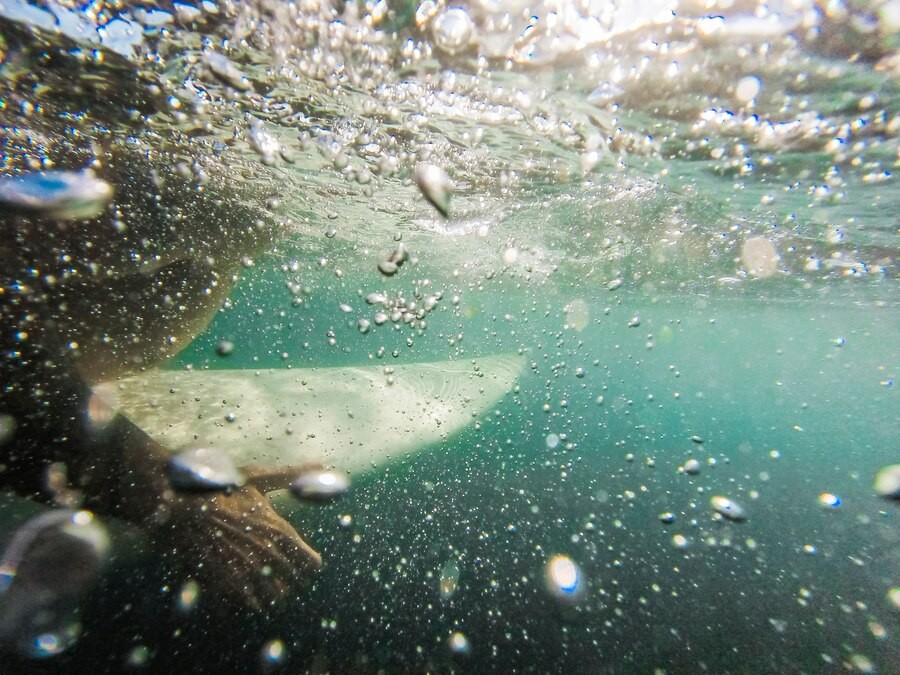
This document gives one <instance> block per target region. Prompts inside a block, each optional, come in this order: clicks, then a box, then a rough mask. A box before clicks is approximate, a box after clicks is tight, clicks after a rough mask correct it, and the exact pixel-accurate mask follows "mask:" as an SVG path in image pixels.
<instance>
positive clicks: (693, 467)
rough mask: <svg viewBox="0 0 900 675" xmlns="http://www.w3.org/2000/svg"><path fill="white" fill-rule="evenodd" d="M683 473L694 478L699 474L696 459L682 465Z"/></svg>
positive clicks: (698, 465)
mask: <svg viewBox="0 0 900 675" xmlns="http://www.w3.org/2000/svg"><path fill="white" fill-rule="evenodd" d="M684 472H685V473H686V474H689V475H691V476H696V475H697V474H698V473H700V462H698V461H697V460H696V459H689V460H688V461H686V462H685V463H684Z"/></svg>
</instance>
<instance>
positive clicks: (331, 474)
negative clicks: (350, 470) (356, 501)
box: [291, 469, 350, 502]
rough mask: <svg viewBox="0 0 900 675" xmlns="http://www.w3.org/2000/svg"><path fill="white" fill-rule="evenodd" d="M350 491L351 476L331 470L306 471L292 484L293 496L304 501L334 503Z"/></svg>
mask: <svg viewBox="0 0 900 675" xmlns="http://www.w3.org/2000/svg"><path fill="white" fill-rule="evenodd" d="M348 489H350V478H349V476H347V474H345V473H341V472H340V471H332V470H330V469H314V470H312V471H305V472H304V473H302V474H300V475H299V476H297V478H296V479H295V480H294V482H293V483H291V494H293V495H294V496H295V497H296V498H297V499H302V500H303V501H314V502H327V501H332V500H334V499H337V498H338V497H340V496H341V495H343V494H344V493H345V492H346V491H347V490H348Z"/></svg>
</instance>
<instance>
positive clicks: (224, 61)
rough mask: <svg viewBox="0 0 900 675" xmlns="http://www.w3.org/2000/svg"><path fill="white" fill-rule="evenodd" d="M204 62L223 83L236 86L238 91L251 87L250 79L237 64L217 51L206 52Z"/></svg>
mask: <svg viewBox="0 0 900 675" xmlns="http://www.w3.org/2000/svg"><path fill="white" fill-rule="evenodd" d="M203 62H204V63H205V64H206V66H207V67H208V68H209V70H210V72H211V73H212V74H213V75H215V76H216V78H218V79H219V80H220V81H221V82H222V83H223V84H227V85H228V86H229V87H234V88H235V89H237V90H238V91H247V90H248V89H250V88H251V86H252V85H251V84H250V80H248V79H247V76H246V75H244V74H243V73H242V72H241V71H240V70H239V69H238V67H237V66H236V65H234V64H233V63H232V62H231V61H229V60H228V58H227V57H225V56H222V55H221V54H219V53H217V52H206V54H204V55H203Z"/></svg>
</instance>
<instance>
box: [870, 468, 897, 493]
mask: <svg viewBox="0 0 900 675" xmlns="http://www.w3.org/2000/svg"><path fill="white" fill-rule="evenodd" d="M872 487H873V489H874V490H875V494H877V495H878V496H879V497H884V498H886V499H900V464H889V465H888V466H883V467H881V468H880V469H879V470H878V473H876V474H875V481H874V482H873V484H872Z"/></svg>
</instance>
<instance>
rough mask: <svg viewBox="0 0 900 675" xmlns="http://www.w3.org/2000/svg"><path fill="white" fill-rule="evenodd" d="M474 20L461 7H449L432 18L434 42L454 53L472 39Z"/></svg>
mask: <svg viewBox="0 0 900 675" xmlns="http://www.w3.org/2000/svg"><path fill="white" fill-rule="evenodd" d="M474 30H475V22H474V21H472V17H470V16H469V13H468V12H467V11H466V10H465V9H464V8H462V7H449V8H447V9H445V10H444V11H443V12H441V13H440V14H438V16H437V18H435V19H434V24H433V28H432V34H433V35H434V43H435V44H436V45H437V46H438V47H439V48H440V49H443V50H444V51H445V52H447V53H448V54H455V53H457V52H458V51H460V50H461V49H463V48H465V47H466V46H468V45H469V43H470V42H471V41H472V37H473V33H474Z"/></svg>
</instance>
